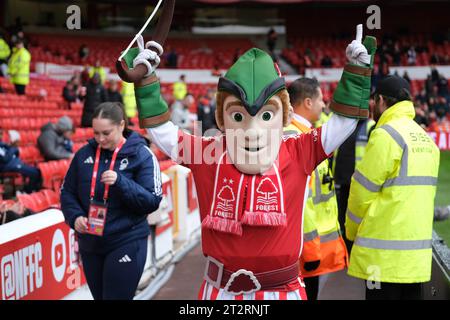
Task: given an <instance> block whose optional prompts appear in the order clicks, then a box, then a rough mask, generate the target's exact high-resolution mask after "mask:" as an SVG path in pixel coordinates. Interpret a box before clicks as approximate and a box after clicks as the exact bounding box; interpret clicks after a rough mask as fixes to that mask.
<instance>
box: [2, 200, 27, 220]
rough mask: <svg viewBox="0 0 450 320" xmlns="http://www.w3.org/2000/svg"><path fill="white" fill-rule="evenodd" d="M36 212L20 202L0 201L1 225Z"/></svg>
mask: <svg viewBox="0 0 450 320" xmlns="http://www.w3.org/2000/svg"><path fill="white" fill-rule="evenodd" d="M34 213H35V212H33V211H31V210H30V209H27V208H25V206H24V205H23V204H22V203H20V202H14V203H13V204H11V205H8V203H6V202H1V203H0V225H2V224H5V223H8V222H11V221H14V220H17V219H20V218H24V217H27V216H30V215H32V214H34Z"/></svg>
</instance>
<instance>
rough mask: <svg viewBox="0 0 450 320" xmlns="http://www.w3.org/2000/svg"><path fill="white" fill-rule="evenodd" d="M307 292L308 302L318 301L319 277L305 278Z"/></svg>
mask: <svg viewBox="0 0 450 320" xmlns="http://www.w3.org/2000/svg"><path fill="white" fill-rule="evenodd" d="M303 281H304V282H305V291H306V296H307V297H308V300H317V296H318V295H319V276H317V277H307V278H303Z"/></svg>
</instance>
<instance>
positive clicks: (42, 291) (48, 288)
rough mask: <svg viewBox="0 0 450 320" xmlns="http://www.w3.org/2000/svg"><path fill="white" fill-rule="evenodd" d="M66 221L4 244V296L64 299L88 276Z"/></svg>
mask: <svg viewBox="0 0 450 320" xmlns="http://www.w3.org/2000/svg"><path fill="white" fill-rule="evenodd" d="M77 247H78V246H77V243H76V240H75V233H74V231H73V230H71V229H70V228H69V227H68V226H67V225H66V224H65V223H64V222H60V223H58V224H55V225H53V226H50V227H47V228H44V229H42V230H39V231H36V232H33V233H30V234H28V235H25V236H23V237H20V238H18V239H14V240H12V241H9V242H6V243H4V244H2V245H0V267H1V269H0V277H1V279H0V292H1V299H2V300H19V299H24V300H36V299H39V300H48V299H55V300H56V299H62V298H64V297H65V296H66V295H68V294H69V293H71V292H72V291H73V290H75V289H76V288H78V287H80V286H82V285H84V284H85V283H86V279H85V277H84V273H83V270H82V267H81V264H80V263H79V258H78V254H77V252H76V248H77Z"/></svg>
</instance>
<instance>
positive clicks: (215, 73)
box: [211, 64, 222, 77]
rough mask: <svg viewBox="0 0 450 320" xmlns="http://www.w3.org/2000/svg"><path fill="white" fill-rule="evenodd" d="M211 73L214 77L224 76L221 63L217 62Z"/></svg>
mask: <svg viewBox="0 0 450 320" xmlns="http://www.w3.org/2000/svg"><path fill="white" fill-rule="evenodd" d="M211 75H212V76H214V77H221V76H222V72H221V71H220V68H219V65H218V64H215V65H214V68H213V70H212V72H211Z"/></svg>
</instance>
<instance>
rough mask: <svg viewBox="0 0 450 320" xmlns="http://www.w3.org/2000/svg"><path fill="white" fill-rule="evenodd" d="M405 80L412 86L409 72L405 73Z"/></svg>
mask: <svg viewBox="0 0 450 320" xmlns="http://www.w3.org/2000/svg"><path fill="white" fill-rule="evenodd" d="M403 79H405V80H406V81H408V83H409V84H411V78H410V77H409V74H408V71H405V72H404V73H403Z"/></svg>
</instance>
